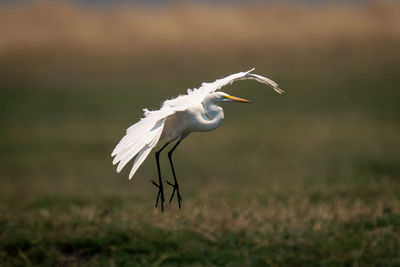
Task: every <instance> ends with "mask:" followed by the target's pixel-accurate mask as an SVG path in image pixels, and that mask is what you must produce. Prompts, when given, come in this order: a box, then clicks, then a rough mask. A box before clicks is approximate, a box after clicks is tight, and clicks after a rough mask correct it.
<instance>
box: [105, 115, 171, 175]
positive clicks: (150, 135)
mask: <svg viewBox="0 0 400 267" xmlns="http://www.w3.org/2000/svg"><path fill="white" fill-rule="evenodd" d="M173 113H174V111H173V110H171V109H170V108H162V109H160V110H156V111H148V110H145V117H144V118H142V119H141V120H140V121H139V122H137V123H135V124H134V125H132V126H131V127H129V128H128V129H127V130H126V134H125V136H124V137H123V138H122V139H121V141H120V142H119V143H118V145H117V146H116V147H115V149H114V150H113V152H112V153H111V156H112V157H114V156H115V158H114V160H113V164H114V165H115V164H117V163H118V162H119V164H118V167H117V172H120V171H121V170H122V169H123V168H124V167H125V165H126V164H127V163H128V162H129V161H130V160H131V159H132V158H133V157H135V156H136V158H135V161H134V162H133V167H132V170H131V172H130V174H129V179H131V178H132V176H133V175H134V174H135V172H136V171H137V169H138V168H139V166H140V165H141V164H142V163H143V161H144V160H145V159H146V157H147V156H148V155H149V153H150V151H151V150H152V149H153V148H154V147H155V146H156V145H157V143H158V140H159V139H160V137H161V134H162V131H163V129H164V123H165V120H166V119H167V117H168V116H169V115H171V114H173Z"/></svg>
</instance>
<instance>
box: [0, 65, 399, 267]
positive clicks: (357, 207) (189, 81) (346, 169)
mask: <svg viewBox="0 0 400 267" xmlns="http://www.w3.org/2000/svg"><path fill="white" fill-rule="evenodd" d="M396 69H397V70H398V69H399V68H390V69H379V70H372V69H364V70H363V69H360V70H352V71H337V70H336V71H335V70H334V69H332V70H326V71H321V72H317V73H315V72H313V73H312V74H308V75H307V74H304V75H296V74H295V73H294V72H293V73H291V72H288V73H277V74H275V75H270V76H271V78H274V79H275V80H277V81H279V83H280V85H281V87H282V89H284V90H286V91H287V93H286V94H284V95H282V96H279V95H276V94H274V93H273V91H272V90H269V89H267V88H264V87H263V86H262V85H259V84H258V83H255V82H251V81H248V82H239V83H236V84H234V85H232V86H231V87H230V88H228V89H226V91H228V92H230V93H232V94H233V95H237V96H239V97H243V98H246V99H250V100H252V101H253V102H254V103H253V104H251V105H244V104H243V105H242V104H230V105H229V104H227V105H224V109H225V117H226V118H225V122H224V123H223V124H222V126H221V127H220V128H219V129H218V130H216V131H215V132H211V133H204V134H193V135H191V136H189V137H188V138H187V140H185V141H184V143H183V144H182V145H181V146H180V148H179V149H178V150H177V152H176V153H175V162H176V168H177V173H178V179H179V181H180V184H181V190H182V192H181V193H182V197H183V207H182V209H181V210H179V209H178V208H177V203H176V200H174V202H173V203H172V204H171V205H170V206H167V208H166V211H165V212H164V213H161V212H160V211H159V210H158V209H155V208H154V202H155V197H156V190H155V188H154V187H153V186H152V185H151V183H150V182H149V180H150V179H154V178H155V176H156V169H155V162H154V159H153V157H154V156H153V155H151V156H149V158H148V159H147V160H146V162H145V163H144V164H143V166H142V167H141V168H140V170H139V171H138V173H137V175H135V177H134V178H133V180H132V181H128V173H129V171H128V170H124V171H123V172H122V173H121V174H117V173H116V172H115V168H114V166H112V164H111V158H110V153H111V151H112V149H113V147H114V146H115V145H116V143H117V142H118V140H119V138H121V136H122V134H123V133H124V131H125V129H126V128H127V127H128V126H129V125H130V124H132V123H134V122H135V121H136V120H138V119H139V118H140V116H141V109H142V108H143V107H151V108H157V107H158V106H159V104H160V103H161V101H162V100H163V99H165V98H169V97H171V96H174V95H177V94H179V93H183V92H184V91H185V89H186V88H188V87H190V88H193V87H195V86H198V85H199V82H201V81H207V80H213V79H215V78H218V77H216V76H215V74H213V73H207V72H204V73H205V74H204V76H202V75H203V74H201V75H200V77H198V76H196V77H190V76H187V75H185V77H182V79H181V75H183V74H181V75H179V74H176V73H175V74H174V76H170V77H166V76H161V75H160V76H155V77H154V78H153V79H151V80H134V79H132V80H131V82H129V83H127V84H123V83H121V84H118V85H115V84H114V83H112V82H109V83H107V81H106V82H105V83H103V84H102V85H101V86H99V87H98V83H94V82H93V83H92V84H90V82H89V83H87V84H85V85H83V84H80V85H79V86H78V87H77V86H76V84H79V83H78V82H75V83H74V82H71V83H64V82H57V81H52V82H49V83H39V82H36V83H32V84H29V85H28V82H25V84H23V83H15V82H13V83H9V84H7V86H4V88H3V89H2V91H1V92H0V119H1V121H2V123H1V124H0V138H1V140H2V141H1V142H0V160H1V162H2V163H1V164H0V179H1V187H0V265H2V266H8V265H10V266H11V265H40V266H46V265H48V266H53V265H100V266H102V265H117V266H120V265H122V266H123V265H126V266H132V264H135V265H154V266H157V265H171V266H176V265H182V266H186V265H233V266H243V265H255V266H257V265H271V266H282V265H293V266H299V265H303V266H304V265H311V266H314V265H328V266H342V265H359V266H366V265H376V266H396V265H400V252H399V251H400V162H399V159H400V142H399V139H398V138H399V136H400V124H399V123H398V122H399V119H400V108H399V105H398V100H399V99H400V98H399V97H400V94H399V90H398V84H400V78H399V77H400V75H399V74H400V73H398V71H396ZM257 73H260V74H264V73H266V74H268V71H264V70H258V71H257ZM372 73H373V74H372ZM60 81H62V79H60ZM162 165H163V166H162V169H163V172H164V173H165V177H166V178H168V179H171V177H170V171H169V168H168V164H167V158H166V155H163V157H162ZM167 192H168V194H169V193H170V191H167Z"/></svg>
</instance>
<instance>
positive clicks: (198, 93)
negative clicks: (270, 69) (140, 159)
mask: <svg viewBox="0 0 400 267" xmlns="http://www.w3.org/2000/svg"><path fill="white" fill-rule="evenodd" d="M253 70H255V69H254V68H253V69H251V70H249V71H245V72H239V73H235V74H231V75H229V76H227V77H225V78H222V79H217V80H215V81H214V82H212V83H202V85H201V86H200V87H199V88H197V89H188V90H187V95H180V96H178V97H177V98H174V99H171V100H166V101H164V104H163V107H171V108H173V109H174V110H175V111H183V110H185V109H187V108H188V107H189V106H190V105H191V104H192V103H194V102H197V103H201V102H202V101H203V98H204V97H205V96H207V95H208V94H210V93H213V92H215V91H217V90H219V89H221V88H222V87H224V86H226V85H230V84H232V83H233V82H235V81H239V80H256V81H257V82H260V83H264V84H267V85H268V86H270V87H272V89H274V90H275V92H277V93H278V94H282V93H284V91H283V90H282V89H280V88H279V87H278V84H277V83H276V82H274V81H273V80H271V79H268V78H267V77H264V76H261V75H258V74H252V73H250V72H252V71H253Z"/></svg>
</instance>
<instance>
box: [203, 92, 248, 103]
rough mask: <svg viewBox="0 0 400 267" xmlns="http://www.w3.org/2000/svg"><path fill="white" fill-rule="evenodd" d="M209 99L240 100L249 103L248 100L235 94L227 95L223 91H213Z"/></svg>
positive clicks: (219, 100)
mask: <svg viewBox="0 0 400 267" xmlns="http://www.w3.org/2000/svg"><path fill="white" fill-rule="evenodd" d="M211 99H212V100H214V101H215V102H241V103H251V102H250V101H249V100H246V99H243V98H239V97H236V96H231V95H228V94H227V93H224V92H215V93H213V94H211Z"/></svg>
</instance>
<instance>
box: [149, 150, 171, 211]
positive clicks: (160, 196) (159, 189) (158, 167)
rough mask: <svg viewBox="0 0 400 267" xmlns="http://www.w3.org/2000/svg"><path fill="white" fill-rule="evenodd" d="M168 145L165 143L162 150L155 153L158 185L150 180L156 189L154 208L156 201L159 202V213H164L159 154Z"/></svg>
mask: <svg viewBox="0 0 400 267" xmlns="http://www.w3.org/2000/svg"><path fill="white" fill-rule="evenodd" d="M168 144H169V143H166V144H165V145H164V146H163V147H162V148H160V149H159V150H158V151H157V152H156V163H157V171H158V184H157V183H156V182H154V181H153V180H151V182H152V183H153V184H154V185H155V186H156V187H157V188H158V194H157V199H156V208H157V206H158V200H160V202H161V211H164V188H163V184H162V179H161V170H160V153H161V151H162V150H163V149H164V148H166V147H167V146H168Z"/></svg>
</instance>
